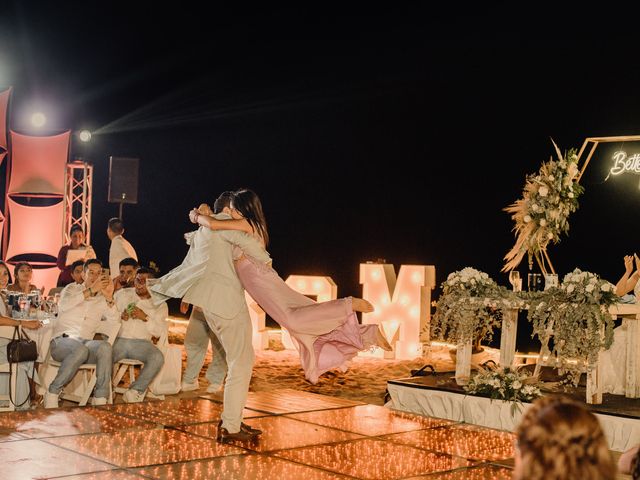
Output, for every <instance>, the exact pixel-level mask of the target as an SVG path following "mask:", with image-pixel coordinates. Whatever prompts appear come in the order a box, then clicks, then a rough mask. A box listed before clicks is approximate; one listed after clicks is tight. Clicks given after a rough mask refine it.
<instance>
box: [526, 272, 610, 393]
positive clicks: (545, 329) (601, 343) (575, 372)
mask: <svg viewBox="0 0 640 480" xmlns="http://www.w3.org/2000/svg"><path fill="white" fill-rule="evenodd" d="M618 300H619V299H618V297H617V295H616V294H615V286H614V285H612V284H611V283H609V282H608V281H606V280H603V279H601V278H600V277H599V276H598V275H596V274H595V273H591V272H583V271H581V270H580V269H577V268H576V269H575V270H574V271H573V272H571V273H568V274H567V275H565V277H564V279H563V281H562V284H561V285H560V287H559V288H554V289H550V290H548V291H546V292H544V294H543V295H540V296H538V297H537V298H536V299H534V300H532V301H531V304H530V307H529V313H528V318H529V321H530V322H531V323H532V326H533V334H534V335H537V336H538V338H540V341H541V343H542V348H543V350H546V353H548V354H550V355H552V356H554V357H555V358H556V359H557V360H558V363H559V364H558V366H559V367H560V368H562V369H564V370H565V371H566V372H567V373H568V374H569V379H570V380H572V381H573V382H574V384H577V382H578V380H579V378H580V373H582V371H583V368H584V364H585V363H591V364H593V363H594V362H595V361H596V359H597V356H598V353H599V352H600V350H602V349H608V348H609V347H610V346H611V343H612V342H613V319H612V318H611V315H609V313H608V309H609V307H610V306H611V305H613V304H614V303H616V302H617V301H618ZM551 337H553V348H549V341H550V339H551Z"/></svg>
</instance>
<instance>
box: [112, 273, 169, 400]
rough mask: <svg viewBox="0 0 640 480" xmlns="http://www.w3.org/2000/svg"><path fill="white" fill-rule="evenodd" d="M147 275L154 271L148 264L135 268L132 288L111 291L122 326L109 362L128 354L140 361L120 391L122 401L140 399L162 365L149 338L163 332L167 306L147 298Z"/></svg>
mask: <svg viewBox="0 0 640 480" xmlns="http://www.w3.org/2000/svg"><path fill="white" fill-rule="evenodd" d="M148 278H154V272H153V271H152V270H151V269H148V268H144V267H142V268H139V269H138V272H137V273H136V276H135V279H134V288H123V289H121V290H118V291H117V292H116V294H115V301H116V306H117V308H118V312H121V315H120V318H121V319H122V327H121V328H120V332H119V333H118V338H117V339H116V341H115V343H114V345H113V362H114V363H116V362H118V361H120V360H122V359H123V358H131V359H133V360H139V361H141V362H142V363H144V367H143V368H142V371H141V372H140V375H139V376H138V378H137V379H136V381H135V382H133V383H132V384H131V386H130V387H129V389H128V390H127V391H125V392H124V394H123V395H122V399H123V400H124V402H125V403H136V402H141V401H142V400H144V396H145V394H146V392H147V388H148V387H149V384H150V383H151V382H152V381H153V379H154V378H155V377H156V375H157V374H158V373H159V372H160V369H161V368H162V365H164V355H163V354H162V352H161V351H160V350H159V349H158V347H156V346H155V345H154V344H153V343H152V341H151V339H152V338H153V337H157V338H160V337H162V336H163V335H165V334H166V333H167V316H168V315H169V310H168V308H167V304H166V303H162V304H160V305H159V306H157V305H154V304H153V302H152V301H151V294H150V293H149V290H147V279H148Z"/></svg>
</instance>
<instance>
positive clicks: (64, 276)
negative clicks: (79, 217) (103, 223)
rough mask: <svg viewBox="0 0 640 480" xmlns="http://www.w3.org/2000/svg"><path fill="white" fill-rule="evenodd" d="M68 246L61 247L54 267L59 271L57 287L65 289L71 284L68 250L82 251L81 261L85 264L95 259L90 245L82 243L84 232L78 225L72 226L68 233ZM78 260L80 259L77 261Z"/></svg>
mask: <svg viewBox="0 0 640 480" xmlns="http://www.w3.org/2000/svg"><path fill="white" fill-rule="evenodd" d="M69 239H70V242H69V245H63V246H62V247H60V251H59V252H58V260H57V262H56V265H57V266H58V268H59V269H60V275H58V284H57V286H58V287H65V286H67V285H69V284H70V283H72V282H73V278H72V276H71V269H72V268H73V267H72V265H71V264H70V263H69V262H68V260H67V256H68V255H69V250H84V252H85V253H84V256H83V258H82V261H83V262H85V261H87V260H89V259H91V258H96V253H95V252H94V251H93V247H92V246H91V245H87V244H85V243H84V231H83V230H82V227H80V225H74V226H73V227H71V230H70V231H69ZM78 260H80V259H78Z"/></svg>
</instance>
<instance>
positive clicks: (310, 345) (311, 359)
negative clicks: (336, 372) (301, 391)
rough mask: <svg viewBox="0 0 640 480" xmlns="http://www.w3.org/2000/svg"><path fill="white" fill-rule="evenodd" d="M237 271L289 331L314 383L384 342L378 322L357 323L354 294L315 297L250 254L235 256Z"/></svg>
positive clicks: (259, 299)
mask: <svg viewBox="0 0 640 480" xmlns="http://www.w3.org/2000/svg"><path fill="white" fill-rule="evenodd" d="M236 271H237V273H238V278H240V281H241V282H242V285H243V286H244V288H245V290H246V291H247V292H249V294H250V295H251V296H252V297H253V299H254V300H255V301H256V302H257V303H258V304H259V305H260V306H261V307H262V309H263V310H264V311H265V312H267V313H268V314H269V316H270V317H271V318H273V319H274V320H275V321H276V322H278V323H279V324H280V326H282V327H284V328H286V329H287V330H288V331H289V333H290V334H291V337H292V338H293V339H294V341H295V342H296V346H297V347H298V350H299V353H300V363H301V364H302V368H303V370H304V372H305V378H306V379H307V380H309V381H310V382H311V383H317V382H318V377H319V376H320V375H322V374H323V373H325V372H327V371H328V370H331V369H333V368H340V369H342V370H345V369H346V363H347V362H348V361H349V360H351V359H352V358H353V357H355V356H356V355H357V353H358V352H360V351H362V350H366V349H368V348H370V347H372V346H375V345H379V341H378V338H379V337H378V326H377V325H360V324H359V323H358V318H357V316H356V314H355V312H354V311H353V309H352V308H351V297H347V298H341V299H338V300H331V301H328V302H320V303H318V302H314V301H313V300H311V299H310V298H308V297H306V296H305V295H302V294H301V293H299V292H296V291H295V290H293V289H292V288H291V287H289V285H287V284H286V282H285V281H284V280H283V279H282V278H281V277H280V276H279V275H278V273H277V272H276V271H275V270H274V269H273V268H271V267H269V266H268V265H264V264H261V263H259V262H257V261H255V260H253V259H252V258H250V257H246V256H243V257H241V258H240V259H239V260H237V261H236ZM379 346H382V345H379Z"/></svg>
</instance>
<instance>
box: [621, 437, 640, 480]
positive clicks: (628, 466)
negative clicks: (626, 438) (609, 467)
mask: <svg viewBox="0 0 640 480" xmlns="http://www.w3.org/2000/svg"><path fill="white" fill-rule="evenodd" d="M638 447H639V446H638V445H635V446H633V447H631V448H630V449H629V450H627V451H626V452H624V453H623V454H622V455H620V458H619V459H618V469H619V470H620V473H624V474H625V475H631V478H633V480H638V479H639V478H640V458H639V457H638V452H639V451H640V449H639V448H638Z"/></svg>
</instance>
